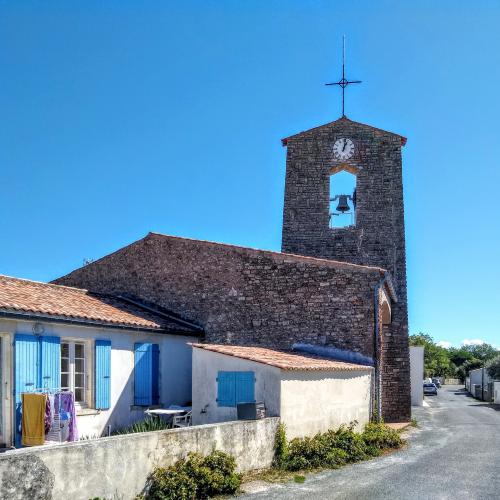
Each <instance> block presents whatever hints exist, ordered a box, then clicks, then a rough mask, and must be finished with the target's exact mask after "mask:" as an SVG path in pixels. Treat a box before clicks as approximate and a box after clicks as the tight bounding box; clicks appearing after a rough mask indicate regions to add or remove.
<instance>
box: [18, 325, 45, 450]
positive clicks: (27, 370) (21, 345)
mask: <svg viewBox="0 0 500 500" xmlns="http://www.w3.org/2000/svg"><path fill="white" fill-rule="evenodd" d="M14 350H15V353H14V356H15V358H14V366H15V368H14V369H15V375H14V377H15V399H16V446H21V432H20V426H21V393H22V392H30V391H33V390H34V389H36V388H37V387H38V385H39V378H40V372H39V369H40V366H39V358H40V342H39V340H38V338H37V337H35V336H34V335H23V334H17V335H16V336H15V340H14Z"/></svg>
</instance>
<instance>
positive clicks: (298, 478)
mask: <svg viewBox="0 0 500 500" xmlns="http://www.w3.org/2000/svg"><path fill="white" fill-rule="evenodd" d="M293 480H294V481H295V482H296V483H299V484H302V483H305V482H306V476H299V475H296V476H293Z"/></svg>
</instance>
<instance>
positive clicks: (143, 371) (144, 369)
mask: <svg viewBox="0 0 500 500" xmlns="http://www.w3.org/2000/svg"><path fill="white" fill-rule="evenodd" d="M152 374H153V347H152V344H149V343H141V344H139V343H138V344H135V345H134V404H135V405H138V406H148V405H151V404H153V384H152Z"/></svg>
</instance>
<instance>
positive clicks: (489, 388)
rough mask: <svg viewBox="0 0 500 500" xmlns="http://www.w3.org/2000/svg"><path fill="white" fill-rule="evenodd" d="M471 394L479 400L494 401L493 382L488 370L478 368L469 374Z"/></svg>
mask: <svg viewBox="0 0 500 500" xmlns="http://www.w3.org/2000/svg"><path fill="white" fill-rule="evenodd" d="M468 390H469V392H470V393H471V394H472V395H473V396H474V397H475V398H478V399H482V400H484V401H491V400H492V399H493V394H492V392H493V380H492V379H491V377H490V376H489V375H488V370H487V369H486V368H476V369H475V370H471V371H470V372H469V387H468Z"/></svg>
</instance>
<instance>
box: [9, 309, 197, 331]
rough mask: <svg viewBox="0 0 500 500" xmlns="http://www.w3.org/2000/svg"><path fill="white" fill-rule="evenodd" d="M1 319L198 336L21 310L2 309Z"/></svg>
mask: <svg viewBox="0 0 500 500" xmlns="http://www.w3.org/2000/svg"><path fill="white" fill-rule="evenodd" d="M0 318H7V319H24V320H34V321H36V320H43V321H49V322H55V323H66V324H74V325H79V326H100V327H106V328H117V329H121V330H134V331H144V332H151V333H162V334H163V333H168V334H172V335H188V336H196V334H195V333H194V332H193V333H191V332H184V331H179V332H175V331H168V330H166V329H164V328H161V327H147V326H143V325H137V324H132V323H120V322H110V321H104V320H99V319H91V318H81V317H77V316H64V315H57V314H47V313H40V312H34V311H28V310H19V309H5V308H0Z"/></svg>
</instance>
